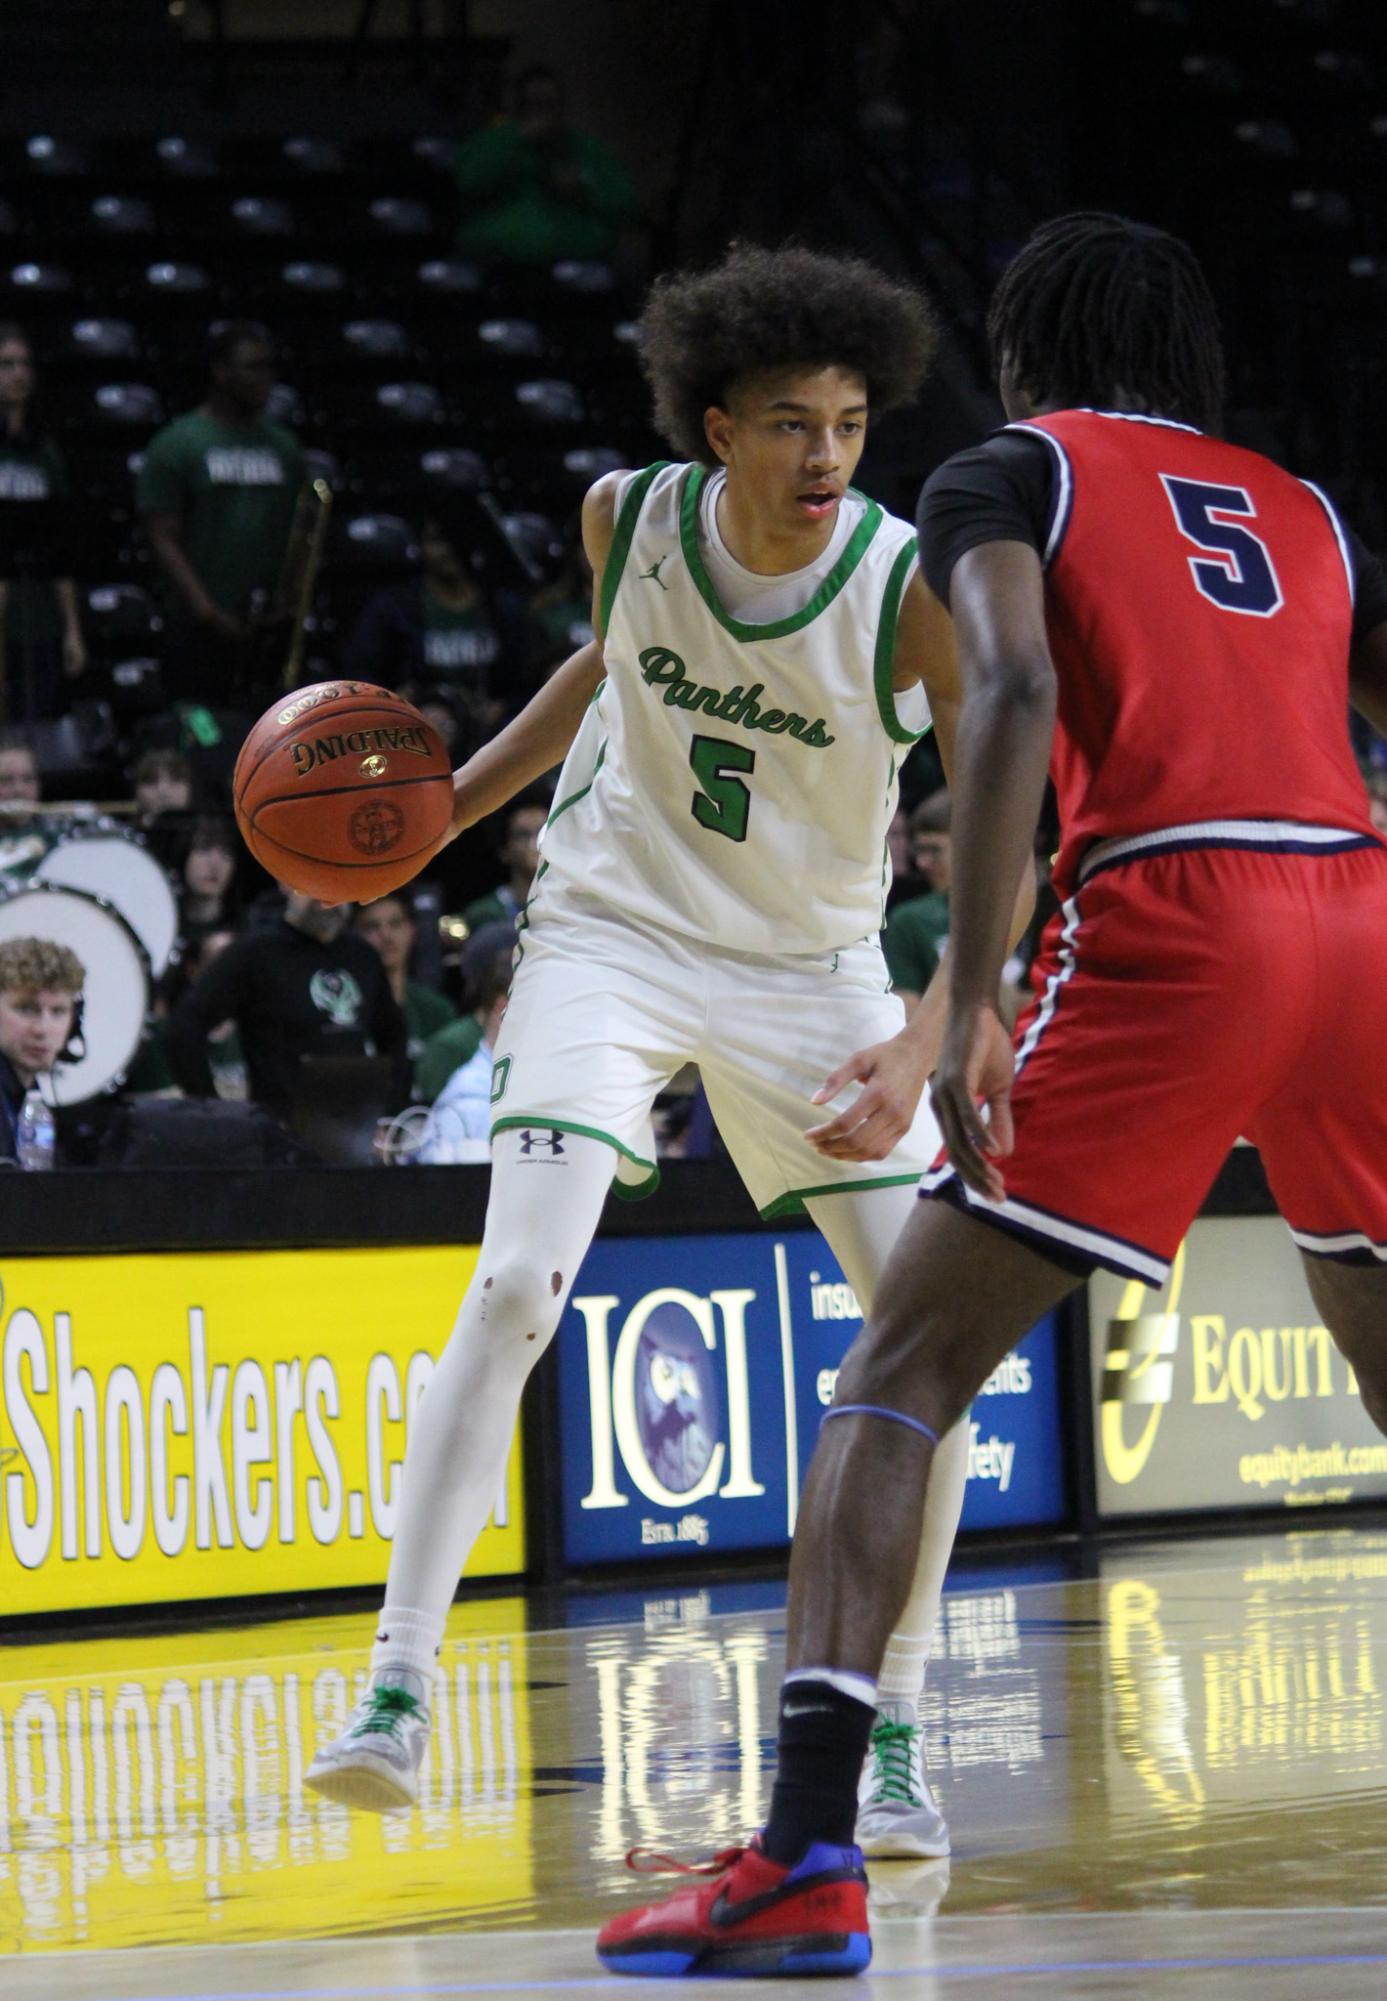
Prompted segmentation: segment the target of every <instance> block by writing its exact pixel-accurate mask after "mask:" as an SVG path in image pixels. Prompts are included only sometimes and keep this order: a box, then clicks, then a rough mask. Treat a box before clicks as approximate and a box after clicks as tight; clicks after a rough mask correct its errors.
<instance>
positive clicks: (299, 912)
mask: <svg viewBox="0 0 1387 2001" xmlns="http://www.w3.org/2000/svg"><path fill="white" fill-rule="evenodd" d="M349 916H350V912H349V911H348V910H347V909H346V908H345V907H341V906H339V907H336V908H330V907H329V906H327V905H325V904H322V903H317V902H315V901H314V900H313V898H312V897H309V896H299V895H297V894H292V895H290V896H289V897H288V898H287V900H286V902H285V906H284V915H283V918H282V920H281V921H280V923H279V924H278V925H277V926H276V927H275V928H274V929H273V930H271V931H252V932H246V933H243V934H242V935H241V936H240V937H239V938H236V939H234V940H233V942H232V943H231V944H230V945H228V946H227V948H226V950H225V951H224V952H223V953H222V954H221V955H220V957H218V958H217V959H215V960H214V961H213V963H212V964H211V965H210V966H209V967H208V968H207V970H206V971H205V972H204V973H202V974H201V975H200V976H199V978H198V979H197V980H196V981H195V982H194V984H193V985H192V986H191V987H190V988H189V990H188V992H187V993H186V994H185V995H184V996H183V998H182V1000H181V1001H179V1003H178V1005H177V1007H176V1008H175V1009H174V1011H173V1013H172V1014H171V1015H170V1016H169V1019H168V1023H167V1025H166V1027H165V1031H164V1046H165V1050H166V1052H167V1055H168V1061H169V1068H170V1069H171V1071H172V1072H173V1076H174V1079H175V1081H176V1082H177V1083H178V1085H179V1086H180V1088H181V1089H182V1090H184V1091H185V1092H187V1093H188V1094H189V1096H192V1097H200V1098H210V1097H211V1096H212V1095H213V1093H214V1090H215V1080H214V1078H213V1073H212V1066H211V1063H210V1061H209V1058H208V1048H207V1042H208V1037H209V1035H210V1034H211V1033H212V1031H213V1030H214V1029H216V1028H217V1027H218V1026H219V1025H220V1024H221V1023H222V1022H225V1021H234V1022H235V1023H236V1026H237V1028H238V1030H239V1032H240V1037H241V1044H242V1048H243V1049H244V1051H245V1060H246V1071H247V1077H248V1084H249V1091H250V1096H251V1098H252V1100H253V1101H254V1102H255V1103H256V1104H258V1105H261V1106H263V1107H264V1108H265V1110H266V1111H268V1112H271V1113H272V1114H273V1115H274V1116H275V1117H276V1118H281V1119H282V1118H286V1117H288V1116H289V1115H290V1114H291V1113H292V1111H293V1108H294V1104H295V1100H296V1097H297V1095H298V1084H299V1072H300V1067H301V1065H302V1062H303V1060H304V1058H305V1057H312V1056H373V1055H380V1056H388V1057H390V1058H391V1059H392V1060H393V1062H394V1065H395V1071H396V1083H395V1087H394V1090H393V1092H392V1096H393V1097H394V1099H395V1102H396V1103H397V1104H402V1103H403V1102H404V1098H405V1086H406V1077H407V1072H406V1064H405V1024H404V1016H403V1015H402V1014H401V1013H400V1010H399V1008H398V1007H397V1006H396V1005H395V999H394V996H393V995H392V993H391V991H390V984H389V981H388V980H387V979H386V975H385V969H384V967H383V966H382V965H381V963H380V960H379V959H378V958H377V957H376V954H375V953H374V952H373V951H372V950H371V947H370V946H369V945H368V944H367V943H366V942H365V940H364V939H362V938H357V937H354V936H353V935H352V933H351V931H350V930H349V929H348V919H349Z"/></svg>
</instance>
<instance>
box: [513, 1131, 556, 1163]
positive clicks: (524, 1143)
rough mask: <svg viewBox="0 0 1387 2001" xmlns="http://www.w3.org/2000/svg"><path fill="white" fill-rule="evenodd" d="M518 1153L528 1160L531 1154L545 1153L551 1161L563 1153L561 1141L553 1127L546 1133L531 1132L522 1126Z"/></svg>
mask: <svg viewBox="0 0 1387 2001" xmlns="http://www.w3.org/2000/svg"><path fill="white" fill-rule="evenodd" d="M520 1151H521V1152H522V1153H523V1154H524V1155H525V1157H526V1159H529V1157H530V1155H531V1154H535V1153H547V1154H548V1155H549V1157H550V1159H551V1160H553V1159H557V1157H558V1156H559V1155H560V1154H561V1153H562V1152H563V1139H562V1137H561V1136H560V1134H559V1133H558V1132H557V1131H555V1130H554V1128H553V1127H551V1128H550V1129H549V1131H548V1132H531V1130H530V1128H529V1127H528V1126H524V1127H522V1129H521V1133H520Z"/></svg>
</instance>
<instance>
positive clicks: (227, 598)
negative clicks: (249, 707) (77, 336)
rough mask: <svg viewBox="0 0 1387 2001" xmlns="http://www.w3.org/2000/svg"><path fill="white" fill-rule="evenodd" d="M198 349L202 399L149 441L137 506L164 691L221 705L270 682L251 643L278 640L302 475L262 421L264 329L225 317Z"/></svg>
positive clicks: (297, 449) (276, 433)
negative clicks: (157, 585)
mask: <svg viewBox="0 0 1387 2001" xmlns="http://www.w3.org/2000/svg"><path fill="white" fill-rule="evenodd" d="M207 352H208V363H209V369H210V377H211V380H210V386H209V388H208V392H207V398H206V401H205V402H203V403H201V404H199V406H198V407H197V409H196V410H190V411H189V412H188V414H187V416H185V417H179V418H176V419H175V420H174V422H173V423H171V424H167V425H165V427H164V429H163V430H162V431H160V432H158V433H157V435H156V436H155V437H154V438H153V439H152V440H151V441H150V445H149V449H148V451H147V452H146V453H145V456H144V464H143V466H142V467H141V469H140V474H139V478H138V480H137V482H136V488H135V498H136V504H137V506H138V508H139V511H140V514H141V516H142V518H143V521H144V527H145V532H146V534H147V535H148V537H149V545H150V548H151V550H152V551H153V554H154V560H155V562H156V564H157V565H158V568H159V570H160V572H161V573H162V578H163V586H164V602H165V611H166V618H167V624H168V635H167V646H166V667H167V670H168V674H169V678H170V681H171V683H172V692H173V693H174V695H175V696H177V697H180V698H186V699H191V700H197V701H213V702H215V701H222V702H226V701H228V700H231V699H234V698H236V697H237V696H238V695H239V696H240V697H241V698H243V699H244V698H245V697H246V696H247V694H248V693H249V691H250V688H251V687H252V686H253V684H255V683H256V682H259V681H265V680H273V679H274V678H275V677H276V673H277V667H276V666H274V665H272V664H271V663H270V661H269V660H268V659H265V660H259V659H257V657H256V641H257V639H266V640H270V641H271V643H273V634H274V632H275V630H276V629H278V630H279V631H281V632H282V625H283V607H281V606H280V605H279V604H278V602H277V599H278V591H279V580H280V576H281V573H282V571H283V568H284V558H285V553H286V551H287V549H288V546H289V534H290V529H291V527H292V525H293V519H294V503H295V501H296V500H297V498H298V494H299V489H300V487H301V486H302V485H303V482H304V472H305V468H304V456H303V450H302V447H301V446H300V444H299V442H298V439H297V438H296V437H295V436H294V434H293V432H292V431H288V430H286V429H285V428H284V426H283V425H282V424H275V423H271V421H270V420H269V418H268V417H267V416H266V415H265V411H266V408H267V406H268V404H269V400H270V392H271V390H272V389H273V387H274V380H275V351H274V344H273V342H272V341H271V339H270V336H269V334H268V332H267V331H266V329H265V328H264V327H262V326H260V325H258V324H257V323H256V322H255V321H253V320H229V321H227V322H226V323H225V324H223V325H222V326H219V327H218V328H216V329H215V330H214V332H213V334H212V338H211V340H210V341H209V343H208V350H207ZM285 643H286V645H287V639H286V641H285Z"/></svg>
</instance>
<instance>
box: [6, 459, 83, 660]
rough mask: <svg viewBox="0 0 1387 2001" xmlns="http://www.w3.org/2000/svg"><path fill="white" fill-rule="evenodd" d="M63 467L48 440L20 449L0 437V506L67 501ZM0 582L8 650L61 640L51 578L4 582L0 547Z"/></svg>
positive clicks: (67, 485)
mask: <svg viewBox="0 0 1387 2001" xmlns="http://www.w3.org/2000/svg"><path fill="white" fill-rule="evenodd" d="M70 490H71V489H70V487H69V484H68V477H67V463H66V461H65V460H64V458H63V455H62V452H61V451H60V450H59V448H58V446H57V445H56V444H55V443H54V442H53V440H52V438H37V439H35V440H34V441H33V442H32V443H31V444H21V443H19V442H18V441H17V440H16V439H14V438H9V437H3V436H0V504H4V505H6V506H8V505H9V504H10V503H12V502H15V501H30V500H34V501H45V500H66V499H67V497H68V494H69V492H70ZM0 578H3V579H4V581H5V582H6V583H7V584H8V585H9V588H8V590H7V591H6V593H5V638H6V641H7V642H8V643H9V644H10V645H11V646H13V647H15V648H18V647H19V645H20V644H21V642H23V643H26V644H28V645H30V646H52V645H54V644H55V643H56V642H57V641H58V640H59V639H61V638H62V633H63V619H62V612H61V610H60V609H59V605H58V594H57V592H56V591H55V590H54V588H53V581H52V579H51V578H50V577H15V578H9V577H6V576H5V556H4V545H3V542H2V541H0Z"/></svg>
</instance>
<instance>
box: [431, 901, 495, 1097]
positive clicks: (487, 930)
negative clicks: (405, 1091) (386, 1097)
mask: <svg viewBox="0 0 1387 2001" xmlns="http://www.w3.org/2000/svg"><path fill="white" fill-rule="evenodd" d="M514 956H515V926H514V925H513V924H483V925H482V927H481V928H480V930H477V931H474V932H473V933H472V935H471V936H470V937H469V938H468V940H467V942H466V944H465V945H464V946H463V948H462V968H461V971H462V992H463V1002H464V1012H463V1013H462V1014H461V1015H459V1016H458V1018H457V1020H456V1021H451V1022H449V1024H448V1026H447V1027H446V1028H441V1029H439V1031H438V1033H437V1034H436V1035H431V1036H430V1037H429V1040H428V1041H427V1042H426V1043H425V1044H424V1048H423V1053H422V1054H421V1055H420V1057H419V1060H418V1062H417V1063H416V1064H415V1067H414V1095H415V1098H416V1099H418V1100H419V1101H420V1102H421V1103H423V1104H426V1105H431V1104H432V1103H433V1101H434V1099H435V1098H437V1096H438V1094H439V1092H440V1091H441V1090H442V1089H443V1087H444V1085H445V1084H446V1083H447V1081H448V1079H449V1078H450V1077H451V1076H452V1074H453V1072H454V1071H455V1070H460V1069H461V1068H462V1067H463V1065H464V1064H465V1063H467V1062H470V1060H471V1058H472V1057H473V1056H475V1055H476V1053H477V1049H478V1047H479V1046H480V1043H481V1039H482V1029H483V1026H484V1025H485V1019H486V1006H487V1003H486V1002H485V1000H484V994H485V986H486V972H487V968H488V967H489V966H491V965H493V964H494V963H495V961H496V960H497V959H499V958H502V957H504V958H505V960H506V962H507V964H508V965H509V964H510V963H511V962H512V960H513V959H514Z"/></svg>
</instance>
